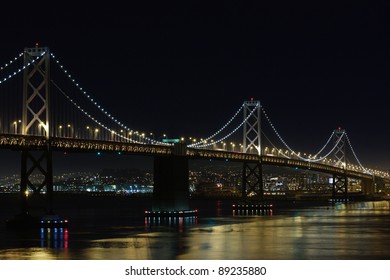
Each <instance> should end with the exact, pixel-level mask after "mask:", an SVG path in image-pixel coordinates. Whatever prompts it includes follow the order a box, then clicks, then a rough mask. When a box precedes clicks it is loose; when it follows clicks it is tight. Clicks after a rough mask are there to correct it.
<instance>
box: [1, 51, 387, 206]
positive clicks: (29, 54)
mask: <svg viewBox="0 0 390 280" xmlns="http://www.w3.org/2000/svg"><path fill="white" fill-rule="evenodd" d="M0 66H1V68H0V148H1V149H11V150H17V151H21V182H20V197H21V201H22V203H21V205H22V213H27V212H28V201H27V196H26V195H25V194H26V192H30V193H33V194H34V195H37V196H38V195H40V196H41V195H42V193H44V195H45V197H46V198H47V199H46V200H45V204H46V205H45V207H46V209H47V211H48V212H52V211H53V205H52V204H53V202H52V194H53V160H52V153H53V152H56V151H61V152H75V153H77V152H96V153H101V152H112V153H121V154H123V155H126V154H127V155H147V156H151V157H153V158H154V190H153V211H182V210H186V209H188V208H189V206H188V199H189V189H188V161H189V160H191V159H207V160H209V159H212V160H222V161H236V162H242V163H243V172H242V198H243V199H245V198H246V197H247V195H248V194H249V193H252V194H253V193H255V197H256V198H257V199H258V200H260V201H261V200H263V176H262V167H263V165H275V166H284V167H291V168H299V169H308V170H313V171H318V172H323V173H327V174H330V175H331V176H332V177H333V187H332V190H333V191H332V196H333V198H347V197H348V180H349V178H355V179H358V180H360V181H361V185H362V189H363V192H364V193H366V194H372V193H374V192H375V180H377V179H381V180H383V181H385V182H386V183H390V175H389V173H387V172H384V171H380V170H374V169H371V168H368V167H365V166H363V165H362V163H361V161H360V160H359V158H358V156H357V154H356V152H355V150H354V149H353V148H352V144H351V141H350V139H349V137H348V134H347V132H346V131H345V130H344V129H341V128H338V129H335V130H334V131H333V132H331V134H330V136H329V138H328V139H327V141H325V144H324V145H323V146H322V148H321V149H320V150H319V151H318V152H316V153H303V152H298V151H296V150H294V149H293V148H291V147H292V146H291V145H289V144H287V142H286V141H285V140H284V139H283V138H282V137H281V134H280V133H279V132H278V130H277V129H276V127H275V126H274V124H273V123H272V121H271V118H270V116H269V115H268V114H267V112H266V110H265V108H264V106H262V105H261V104H260V101H257V100H253V99H252V100H249V101H245V102H243V104H241V106H239V108H238V110H237V111H236V112H235V113H234V114H232V116H231V118H230V119H228V121H227V122H226V123H224V125H222V126H220V128H219V129H216V130H215V131H214V132H212V133H210V134H209V135H208V136H203V138H200V137H196V138H195V137H191V138H189V139H181V140H179V139H175V141H169V139H164V138H160V139H155V137H154V135H156V134H153V133H143V132H141V131H142V130H140V129H134V128H132V126H131V125H128V124H125V123H123V122H121V121H120V120H119V119H118V118H117V117H116V116H114V115H113V114H112V113H111V112H108V111H107V110H106V109H105V108H104V107H103V106H102V105H101V104H99V103H98V101H96V100H95V99H94V97H93V95H92V94H90V93H89V92H88V91H87V90H85V89H84V88H83V87H82V86H81V84H80V83H79V82H78V81H76V79H75V78H74V77H73V76H72V75H71V74H70V73H69V71H68V70H67V68H66V67H65V66H64V65H63V64H62V63H61V62H60V61H59V60H58V58H57V57H56V56H55V55H54V54H53V53H52V52H51V51H50V50H49V48H46V47H39V46H38V45H37V46H35V47H32V48H25V49H24V51H23V52H21V53H20V54H19V55H17V56H16V57H14V58H13V59H11V60H9V61H8V62H7V63H4V64H1V65H0ZM217 121H218V120H216V122H217ZM266 127H267V128H268V130H269V131H268V132H266ZM267 133H268V134H267ZM152 135H153V136H152ZM36 174H38V175H39V176H38V177H39V178H41V180H39V181H37V176H34V178H33V175H36Z"/></svg>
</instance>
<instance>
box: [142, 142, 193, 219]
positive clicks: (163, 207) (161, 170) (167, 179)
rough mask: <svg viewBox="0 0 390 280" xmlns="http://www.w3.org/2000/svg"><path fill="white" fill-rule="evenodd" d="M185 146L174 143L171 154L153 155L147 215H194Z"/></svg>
mask: <svg viewBox="0 0 390 280" xmlns="http://www.w3.org/2000/svg"><path fill="white" fill-rule="evenodd" d="M186 153H187V148H186V146H185V144H183V143H175V144H174V147H173V155H169V156H155V157H154V172H153V173H154V188H153V205H152V211H151V212H149V211H147V212H146V214H147V216H154V217H159V216H160V217H161V216H176V217H180V216H187V217H188V216H196V212H197V211H193V210H191V209H190V206H189V200H190V191H189V186H188V157H187V155H186Z"/></svg>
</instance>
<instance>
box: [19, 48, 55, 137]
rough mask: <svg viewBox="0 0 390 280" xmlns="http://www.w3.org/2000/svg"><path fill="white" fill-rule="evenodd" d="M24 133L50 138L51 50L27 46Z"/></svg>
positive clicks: (24, 77) (24, 79)
mask: <svg viewBox="0 0 390 280" xmlns="http://www.w3.org/2000/svg"><path fill="white" fill-rule="evenodd" d="M24 66H25V70H24V74H23V122H22V134H24V135H35V136H45V137H46V139H49V136H50V134H49V98H50V94H49V92H50V52H49V49H48V48H40V47H38V46H36V47H35V48H25V50H24Z"/></svg>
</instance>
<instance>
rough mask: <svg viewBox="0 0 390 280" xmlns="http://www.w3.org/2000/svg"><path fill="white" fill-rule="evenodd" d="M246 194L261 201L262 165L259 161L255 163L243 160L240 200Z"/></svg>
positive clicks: (246, 196) (244, 198) (244, 199)
mask: <svg viewBox="0 0 390 280" xmlns="http://www.w3.org/2000/svg"><path fill="white" fill-rule="evenodd" d="M248 195H250V196H253V197H254V198H256V199H257V200H260V201H263V198H264V197H263V167H262V164H261V161H260V160H259V161H258V162H256V163H249V162H244V165H243V168H242V200H243V201H246V200H247V198H248Z"/></svg>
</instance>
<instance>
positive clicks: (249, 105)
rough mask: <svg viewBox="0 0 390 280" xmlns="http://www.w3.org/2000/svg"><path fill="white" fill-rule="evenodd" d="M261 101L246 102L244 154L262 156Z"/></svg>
mask: <svg viewBox="0 0 390 280" xmlns="http://www.w3.org/2000/svg"><path fill="white" fill-rule="evenodd" d="M260 113H261V107H260V101H253V100H251V101H245V102H244V138H243V143H242V144H243V152H244V153H256V154H258V155H261V119H260V115H261V114H260Z"/></svg>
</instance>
